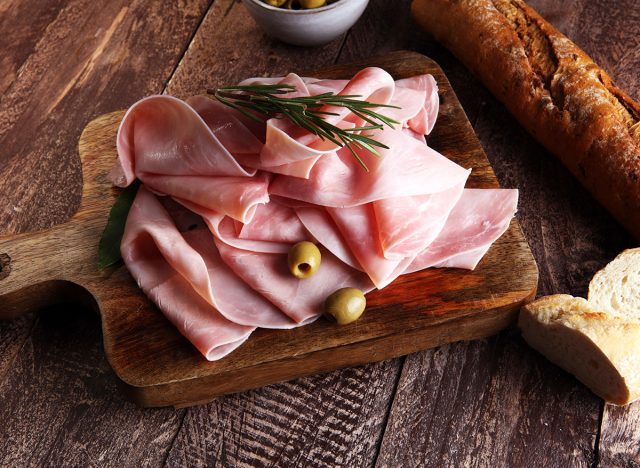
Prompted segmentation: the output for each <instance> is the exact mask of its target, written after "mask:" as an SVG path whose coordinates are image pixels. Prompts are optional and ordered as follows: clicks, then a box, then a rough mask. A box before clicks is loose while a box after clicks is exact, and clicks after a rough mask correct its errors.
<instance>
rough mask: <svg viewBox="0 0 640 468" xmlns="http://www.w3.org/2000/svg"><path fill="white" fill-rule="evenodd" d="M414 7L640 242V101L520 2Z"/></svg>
mask: <svg viewBox="0 0 640 468" xmlns="http://www.w3.org/2000/svg"><path fill="white" fill-rule="evenodd" d="M411 8H412V14H413V16H414V18H415V19H416V21H417V22H418V24H420V25H421V26H422V27H423V28H424V29H425V30H427V31H428V32H430V33H431V34H432V35H433V36H434V37H435V38H436V39H437V40H438V41H440V42H441V43H443V44H444V45H445V46H446V47H448V48H449V49H450V50H451V51H452V52H453V53H454V54H455V55H456V56H457V57H458V58H459V59H460V60H461V61H462V62H463V63H464V64H465V65H466V66H467V67H468V68H469V69H471V71H472V72H473V73H474V74H475V75H476V76H478V78H479V79H480V80H481V81H482V82H483V83H484V84H485V86H487V88H489V90H490V91H491V92H492V93H493V94H494V95H495V96H496V97H497V98H498V99H499V100H500V101H501V102H502V103H503V104H504V105H505V106H506V107H507V109H508V110H509V111H510V112H511V113H513V115H514V116H515V117H516V118H517V119H518V121H519V122H520V123H521V124H522V125H523V126H524V127H525V128H526V129H527V130H528V131H529V133H531V134H532V135H533V136H534V137H535V138H536V139H537V140H538V141H540V142H541V143H542V144H543V145H544V146H545V147H546V148H547V149H548V150H549V151H551V152H552V153H554V154H555V155H556V156H558V157H559V158H560V160H561V161H562V162H563V163H564V165H565V166H566V167H567V168H568V169H569V170H570V171H571V172H572V173H573V174H574V176H575V177H576V178H578V180H580V182H581V183H582V184H583V185H584V186H585V187H586V188H587V189H588V190H589V191H590V192H591V193H592V194H593V196H594V197H595V198H596V199H597V200H598V201H599V202H600V203H601V204H602V205H604V206H605V208H607V210H608V211H609V212H610V213H611V214H612V215H613V216H614V217H615V218H616V219H617V220H618V221H619V222H620V223H621V224H622V225H624V226H625V227H626V228H627V229H628V230H629V231H630V232H631V233H632V234H633V235H634V236H635V237H636V238H637V239H640V180H639V177H640V125H639V123H638V122H639V121H640V105H639V104H638V103H636V102H635V101H633V100H632V99H631V98H630V97H629V96H627V94H626V93H625V92H624V91H622V90H621V89H619V88H617V87H616V86H615V85H614V84H613V81H612V80H611V78H610V77H609V75H608V74H607V73H606V72H605V71H604V70H603V69H602V68H600V67H599V66H598V65H597V64H596V63H595V62H594V61H593V60H592V59H591V58H590V57H589V56H588V55H587V54H586V53H585V52H583V51H582V50H581V49H580V48H579V47H578V46H577V45H576V44H574V43H573V42H571V41H570V40H569V39H568V38H567V37H566V36H564V35H563V34H562V33H560V32H559V31H558V30H556V29H555V28H554V27H553V26H552V25H551V24H550V23H548V22H547V21H545V20H544V19H543V18H542V17H541V16H540V15H539V14H538V13H536V12H535V11H534V10H533V9H532V8H530V7H529V6H528V5H527V4H526V3H525V2H523V1H521V0H414V1H413V3H412V6H411Z"/></svg>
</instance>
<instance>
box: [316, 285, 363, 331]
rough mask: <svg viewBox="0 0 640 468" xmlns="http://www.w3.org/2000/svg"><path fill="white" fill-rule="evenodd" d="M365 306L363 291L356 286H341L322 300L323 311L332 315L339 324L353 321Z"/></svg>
mask: <svg viewBox="0 0 640 468" xmlns="http://www.w3.org/2000/svg"><path fill="white" fill-rule="evenodd" d="M365 307H367V299H366V298H365V297H364V293H363V292H362V291H360V290H359V289H356V288H342V289H338V290H337V291H336V292H334V293H333V294H331V295H330V296H329V297H327V300H326V301H324V313H325V314H326V315H330V316H332V317H333V318H334V319H335V320H336V322H338V324H339V325H346V324H348V323H351V322H355V321H356V320H358V319H359V318H360V316H361V315H362V313H363V312H364V309H365Z"/></svg>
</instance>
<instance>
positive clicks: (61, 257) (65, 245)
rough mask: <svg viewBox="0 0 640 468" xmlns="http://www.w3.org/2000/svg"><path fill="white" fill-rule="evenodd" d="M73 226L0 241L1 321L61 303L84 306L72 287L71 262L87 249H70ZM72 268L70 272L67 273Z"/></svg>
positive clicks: (80, 290)
mask: <svg viewBox="0 0 640 468" xmlns="http://www.w3.org/2000/svg"><path fill="white" fill-rule="evenodd" d="M74 225H77V223H76V222H73V221H71V222H69V223H67V224H63V225H59V226H55V227H53V228H51V229H47V230H45V231H39V232H34V233H26V234H19V235H17V236H7V237H0V266H1V271H0V319H9V318H14V317H17V316H19V315H23V314H26V313H29V312H32V311H34V310H37V309H40V308H42V307H46V306H48V305H52V304H56V303H60V302H78V301H79V300H80V301H81V302H85V299H86V297H85V296H86V294H84V288H82V287H80V286H78V285H77V284H75V281H74V277H76V274H75V273H77V272H76V271H75V268H77V267H75V266H74V265H77V263H76V262H74V260H76V259H77V257H78V256H79V255H82V254H84V253H86V251H87V246H86V245H75V246H74V245H72V239H73V237H70V234H71V232H72V229H73V226H74ZM70 268H71V270H70Z"/></svg>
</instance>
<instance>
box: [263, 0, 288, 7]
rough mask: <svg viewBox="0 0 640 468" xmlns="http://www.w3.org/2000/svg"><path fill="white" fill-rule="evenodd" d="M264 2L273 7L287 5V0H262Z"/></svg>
mask: <svg viewBox="0 0 640 468" xmlns="http://www.w3.org/2000/svg"><path fill="white" fill-rule="evenodd" d="M264 1H265V2H266V3H268V4H269V5H271V6H274V7H281V6H282V5H284V4H285V3H287V0H264Z"/></svg>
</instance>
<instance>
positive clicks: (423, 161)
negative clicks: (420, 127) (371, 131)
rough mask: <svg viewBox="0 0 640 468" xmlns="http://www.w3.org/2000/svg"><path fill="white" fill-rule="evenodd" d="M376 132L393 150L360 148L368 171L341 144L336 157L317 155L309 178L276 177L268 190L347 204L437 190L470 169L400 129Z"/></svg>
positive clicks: (452, 184) (463, 177) (449, 185)
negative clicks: (377, 154)
mask: <svg viewBox="0 0 640 468" xmlns="http://www.w3.org/2000/svg"><path fill="white" fill-rule="evenodd" d="M375 138H376V139H378V140H379V141H380V142H381V143H383V144H385V145H387V146H388V147H389V148H392V149H393V150H392V153H391V154H389V151H382V153H383V157H382V158H380V159H378V158H376V157H375V156H373V155H371V154H370V153H367V152H364V151H360V152H359V155H360V157H361V159H362V160H364V161H365V163H366V164H367V167H369V169H370V172H366V171H364V170H363V168H362V166H360V164H359V163H358V162H357V161H356V160H355V158H354V157H353V155H352V154H351V152H350V151H349V150H348V149H347V148H343V149H341V150H340V151H338V153H337V157H331V158H329V157H328V158H322V159H321V160H319V161H318V162H317V163H316V165H315V167H314V168H313V170H312V172H311V177H310V178H309V179H300V178H297V177H283V176H278V177H275V178H274V180H273V182H272V183H271V185H270V187H269V193H270V194H272V195H279V196H282V197H286V198H291V199H295V200H301V201H304V202H307V203H313V204H316V205H322V206H330V207H346V206H356V205H362V204H365V203H369V202H372V201H376V200H382V199H385V198H397V197H409V196H417V195H429V194H434V193H438V192H442V191H445V190H448V189H451V188H452V187H455V186H458V185H460V184H461V183H464V181H465V180H466V179H467V177H468V175H469V172H470V171H469V170H467V169H464V168H462V167H460V166H458V165H457V164H455V163H453V162H452V161H450V160H449V159H447V158H445V157H444V156H442V155H441V154H439V153H438V152H436V151H434V150H433V149H431V148H429V147H428V146H427V145H426V144H424V142H420V141H417V140H416V139H414V138H412V137H410V136H408V135H407V134H406V133H404V132H402V131H400V130H389V129H388V130H384V131H383V132H379V133H377V134H376V135H375ZM387 154H388V157H387Z"/></svg>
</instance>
